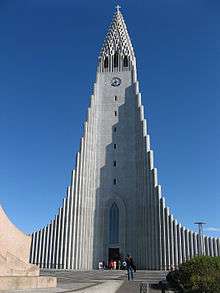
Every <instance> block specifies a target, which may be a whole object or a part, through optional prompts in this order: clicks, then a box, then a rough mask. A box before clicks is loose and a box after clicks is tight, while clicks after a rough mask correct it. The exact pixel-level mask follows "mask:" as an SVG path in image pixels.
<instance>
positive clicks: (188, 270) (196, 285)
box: [167, 256, 220, 293]
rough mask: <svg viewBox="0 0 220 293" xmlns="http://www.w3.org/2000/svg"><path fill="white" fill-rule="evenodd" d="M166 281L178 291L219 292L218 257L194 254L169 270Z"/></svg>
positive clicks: (219, 261)
mask: <svg viewBox="0 0 220 293" xmlns="http://www.w3.org/2000/svg"><path fill="white" fill-rule="evenodd" d="M167 281H168V282H169V284H170V286H171V287H172V288H174V289H176V290H179V292H181V290H182V289H181V288H183V290H182V292H200V293H202V292H205V293H217V292H220V257H211V256H196V257H194V258H192V259H191V260H189V261H186V262H185V263H183V264H181V265H180V266H179V269H176V270H174V271H171V272H170V273H169V274H168V275H167Z"/></svg>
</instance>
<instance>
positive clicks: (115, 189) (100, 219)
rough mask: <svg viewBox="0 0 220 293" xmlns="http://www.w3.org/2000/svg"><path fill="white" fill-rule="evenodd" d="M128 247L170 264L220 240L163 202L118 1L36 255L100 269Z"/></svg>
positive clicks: (140, 263) (144, 259)
mask: <svg viewBox="0 0 220 293" xmlns="http://www.w3.org/2000/svg"><path fill="white" fill-rule="evenodd" d="M127 253H129V254H131V255H132V256H133V258H134V260H135V263H136V264H137V268H138V269H146V270H167V269H170V268H171V267H177V266H178V265H179V264H180V263H182V262H184V261H185V260H188V259H191V258H192V257H193V256H195V255H198V254H205V255H211V256H219V255H220V239H217V238H213V237H203V236H201V235H200V234H198V233H196V232H193V231H190V230H188V229H187V228H185V227H184V226H183V225H181V224H180V223H179V222H178V221H177V220H176V219H175V218H174V216H173V215H172V213H171V212H170V210H169V208H168V207H167V206H166V204H165V199H164V197H163V194H162V191H161V186H160V184H159V182H158V177H157V169H156V168H155V166H154V156H153V151H152V149H151V146H150V137H149V135H148V129H147V122H146V119H145V117H144V107H143V105H142V102H141V93H140V89H139V82H138V79H137V66H136V58H135V52H134V49H133V46H132V43H131V40H130V37H129V34H128V31H127V27H126V24H125V21H124V18H123V16H122V13H121V11H120V8H119V7H117V9H116V12H115V13H114V16H113V20H112V23H111V25H110V28H109V30H108V32H107V35H106V37H105V40H104V44H103V47H102V49H101V52H100V54H99V57H98V64H97V70H96V80H95V83H94V90H93V93H92V95H91V98H90V106H89V108H88V111H87V119H86V121H85V123H84V132H83V136H82V138H81V140H80V148H79V151H78V153H77V155H76V163H75V169H74V170H73V171H72V176H71V181H70V185H69V186H68V188H67V192H66V196H65V198H64V199H63V203H62V206H61V207H60V208H59V210H58V212H57V214H56V215H55V217H54V219H52V220H51V222H50V223H49V224H47V225H45V227H43V228H42V229H41V230H39V231H36V232H34V233H33V234H32V243H31V251H30V262H31V263H33V264H37V265H39V266H40V267H41V268H48V269H74V270H91V269H97V268H98V264H99V262H103V261H104V262H105V263H106V264H107V263H108V262H109V261H110V260H117V259H119V258H120V257H122V258H123V256H126V254H127Z"/></svg>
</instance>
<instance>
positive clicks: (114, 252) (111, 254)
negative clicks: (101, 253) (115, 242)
mask: <svg viewBox="0 0 220 293" xmlns="http://www.w3.org/2000/svg"><path fill="white" fill-rule="evenodd" d="M119 260H120V254H119V248H109V249H108V263H109V265H110V267H111V266H112V262H116V269H118V268H119Z"/></svg>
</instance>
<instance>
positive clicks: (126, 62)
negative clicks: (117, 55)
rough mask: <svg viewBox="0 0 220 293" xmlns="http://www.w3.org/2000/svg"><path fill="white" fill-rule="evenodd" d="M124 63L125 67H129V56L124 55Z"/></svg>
mask: <svg viewBox="0 0 220 293" xmlns="http://www.w3.org/2000/svg"><path fill="white" fill-rule="evenodd" d="M123 64H124V67H128V57H127V56H125V57H124V62H123Z"/></svg>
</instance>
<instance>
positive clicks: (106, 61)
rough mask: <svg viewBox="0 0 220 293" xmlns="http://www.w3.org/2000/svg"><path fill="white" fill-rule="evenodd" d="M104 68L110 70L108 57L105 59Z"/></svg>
mask: <svg viewBox="0 0 220 293" xmlns="http://www.w3.org/2000/svg"><path fill="white" fill-rule="evenodd" d="M104 68H108V57H105V60H104Z"/></svg>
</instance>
